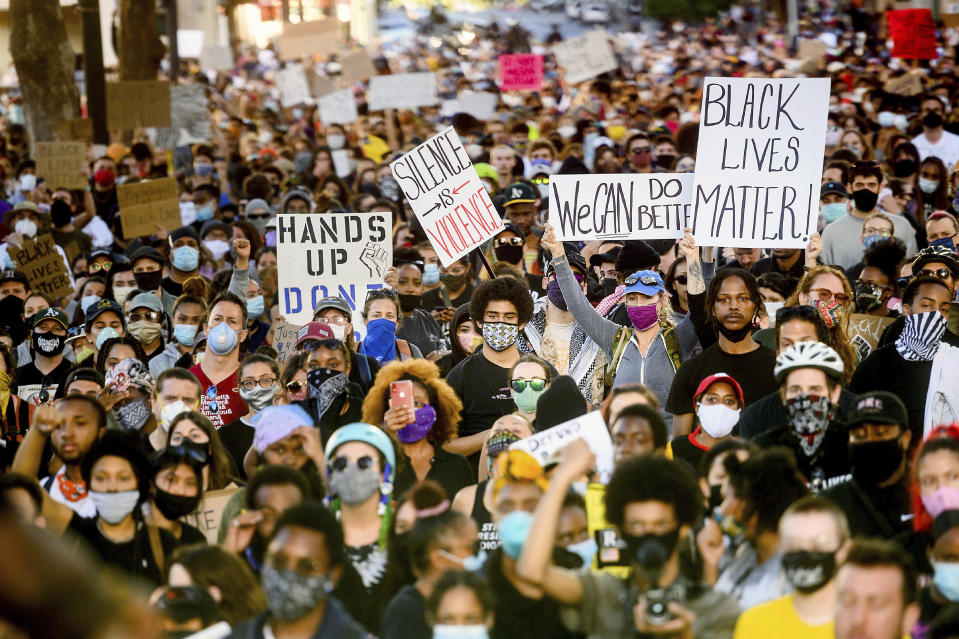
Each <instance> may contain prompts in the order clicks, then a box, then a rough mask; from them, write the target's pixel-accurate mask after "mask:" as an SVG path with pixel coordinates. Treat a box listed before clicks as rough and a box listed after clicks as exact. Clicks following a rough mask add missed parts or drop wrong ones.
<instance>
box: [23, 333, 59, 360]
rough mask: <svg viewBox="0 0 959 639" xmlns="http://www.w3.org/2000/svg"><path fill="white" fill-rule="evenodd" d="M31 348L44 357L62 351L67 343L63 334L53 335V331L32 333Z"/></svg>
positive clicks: (52, 355) (55, 354)
mask: <svg viewBox="0 0 959 639" xmlns="http://www.w3.org/2000/svg"><path fill="white" fill-rule="evenodd" d="M32 342H33V350H34V351H36V352H37V353H40V354H41V355H44V356H46V357H56V356H57V355H59V354H60V353H62V352H63V347H64V346H66V345H67V338H66V336H64V335H54V334H53V333H34V334H33V340H32Z"/></svg>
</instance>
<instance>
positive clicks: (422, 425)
mask: <svg viewBox="0 0 959 639" xmlns="http://www.w3.org/2000/svg"><path fill="white" fill-rule="evenodd" d="M414 413H415V415H416V418H415V421H414V422H413V423H412V424H407V425H406V426H404V427H403V428H401V429H399V430H398V431H396V438H397V439H399V440H400V441H401V442H403V443H404V444H412V443H414V442H418V441H420V440H421V439H423V438H424V437H426V435H427V434H429V432H430V429H431V428H433V424H435V423H436V409H435V408H433V407H432V406H430V405H429V404H423V405H422V406H421V407H419V408H417V409H416V410H415V411H414Z"/></svg>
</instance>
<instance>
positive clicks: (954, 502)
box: [922, 486, 959, 518]
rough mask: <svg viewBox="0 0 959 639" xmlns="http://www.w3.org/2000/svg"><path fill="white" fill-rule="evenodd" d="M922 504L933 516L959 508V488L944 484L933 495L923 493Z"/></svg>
mask: <svg viewBox="0 0 959 639" xmlns="http://www.w3.org/2000/svg"><path fill="white" fill-rule="evenodd" d="M922 505H923V506H925V507H926V510H927V511H929V514H930V515H932V516H933V518H936V517H938V516H939V515H941V514H942V513H944V512H945V511H947V510H959V489H956V488H952V487H951V486H943V487H942V488H939V489H937V490H936V491H935V492H933V493H932V494H931V495H922Z"/></svg>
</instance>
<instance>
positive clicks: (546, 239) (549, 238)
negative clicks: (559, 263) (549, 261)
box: [539, 222, 565, 257]
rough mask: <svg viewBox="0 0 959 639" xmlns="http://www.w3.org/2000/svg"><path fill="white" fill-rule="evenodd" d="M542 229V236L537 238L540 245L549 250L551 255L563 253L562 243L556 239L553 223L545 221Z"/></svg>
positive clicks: (555, 255)
mask: <svg viewBox="0 0 959 639" xmlns="http://www.w3.org/2000/svg"><path fill="white" fill-rule="evenodd" d="M543 229H544V230H543V237H542V238H540V240H539V244H540V246H542V247H543V248H544V249H546V250H547V251H549V254H550V256H551V257H557V256H559V255H565V251H564V250H563V243H562V242H560V241H559V240H557V239H556V230H555V229H554V228H553V225H552V224H550V223H548V222H547V223H546V225H545V226H543Z"/></svg>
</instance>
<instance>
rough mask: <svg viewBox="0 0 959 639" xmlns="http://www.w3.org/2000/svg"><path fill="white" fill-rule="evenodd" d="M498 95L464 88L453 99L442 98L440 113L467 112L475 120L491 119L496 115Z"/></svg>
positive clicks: (445, 114) (454, 113) (446, 114)
mask: <svg viewBox="0 0 959 639" xmlns="http://www.w3.org/2000/svg"><path fill="white" fill-rule="evenodd" d="M498 102H499V96H498V95H496V94H495V93H481V92H479V91H470V90H468V89H467V90H465V91H462V92H460V94H459V97H458V98H457V99H455V100H443V103H442V105H441V107H440V115H442V116H453V115H456V114H457V113H469V114H470V115H472V116H473V117H474V118H476V119H477V120H492V119H493V118H494V117H496V104H497V103H498Z"/></svg>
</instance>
